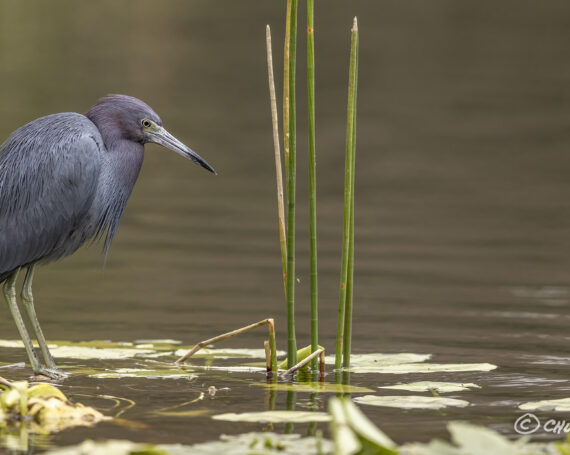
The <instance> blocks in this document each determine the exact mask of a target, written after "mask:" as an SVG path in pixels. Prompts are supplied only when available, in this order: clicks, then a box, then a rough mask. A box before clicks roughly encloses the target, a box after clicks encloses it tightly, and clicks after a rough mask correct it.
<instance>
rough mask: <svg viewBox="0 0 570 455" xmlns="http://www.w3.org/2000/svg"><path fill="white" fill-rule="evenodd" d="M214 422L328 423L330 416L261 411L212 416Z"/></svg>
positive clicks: (318, 413) (311, 413) (300, 412)
mask: <svg viewBox="0 0 570 455" xmlns="http://www.w3.org/2000/svg"><path fill="white" fill-rule="evenodd" d="M212 419H215V420H228V421H230V422H272V423H280V422H297V423H302V422H329V421H330V420H331V417H330V415H328V414H327V413H326V412H310V411H263V412H242V413H241V414H236V413H233V412H229V413H226V414H218V415H215V416H212Z"/></svg>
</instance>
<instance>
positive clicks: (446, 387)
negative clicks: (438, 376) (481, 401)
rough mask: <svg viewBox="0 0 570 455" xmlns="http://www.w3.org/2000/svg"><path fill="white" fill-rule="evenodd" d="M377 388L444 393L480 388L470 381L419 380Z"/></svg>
mask: <svg viewBox="0 0 570 455" xmlns="http://www.w3.org/2000/svg"><path fill="white" fill-rule="evenodd" d="M378 388H379V389H393V390H408V391H410V392H430V391H432V390H433V391H436V392H439V393H446V392H461V391H463V390H470V389H480V388H481V387H480V386H478V385H477V384H473V383H471V382H468V383H464V384H462V383H457V382H432V381H421V382H412V383H410V384H396V385H385V386H379V387H378Z"/></svg>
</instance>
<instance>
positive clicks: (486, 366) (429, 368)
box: [350, 363, 497, 374]
mask: <svg viewBox="0 0 570 455" xmlns="http://www.w3.org/2000/svg"><path fill="white" fill-rule="evenodd" d="M495 368H497V366H496V365H492V364H490V363H408V364H406V363H403V364H399V365H385V366H380V365H379V366H370V367H354V368H353V367H351V368H350V370H351V371H354V372H355V373H388V374H408V373H443V372H461V371H491V370H494V369H495Z"/></svg>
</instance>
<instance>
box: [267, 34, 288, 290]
mask: <svg viewBox="0 0 570 455" xmlns="http://www.w3.org/2000/svg"><path fill="white" fill-rule="evenodd" d="M265 42H266V45H267V76H268V81H269V99H270V101H271V120H272V124H273V148H274V152H275V177H276V182H277V215H278V219H279V243H280V245H281V267H282V269H283V286H284V288H285V293H287V234H286V231H285V208H284V203H283V171H282V170H281V150H280V147H279V115H278V114H277V97H276V95H275V79H274V77H273V52H272V49H271V29H270V28H269V25H268V26H267V28H266V31H265Z"/></svg>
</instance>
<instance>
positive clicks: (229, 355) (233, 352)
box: [174, 347, 285, 359]
mask: <svg viewBox="0 0 570 455" xmlns="http://www.w3.org/2000/svg"><path fill="white" fill-rule="evenodd" d="M190 349H192V347H190V348H188V349H186V348H180V349H178V350H177V351H176V352H175V353H174V355H175V356H177V357H180V356H183V355H184V354H186V353H187V352H188V351H189V350H190ZM277 355H285V351H277ZM203 357H215V358H216V359H233V358H237V357H243V358H246V359H264V358H265V349H242V348H239V349H231V348H230V349H215V348H203V349H200V350H199V351H198V352H197V353H196V354H194V355H193V356H192V357H190V359H195V358H196V359H199V358H203Z"/></svg>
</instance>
